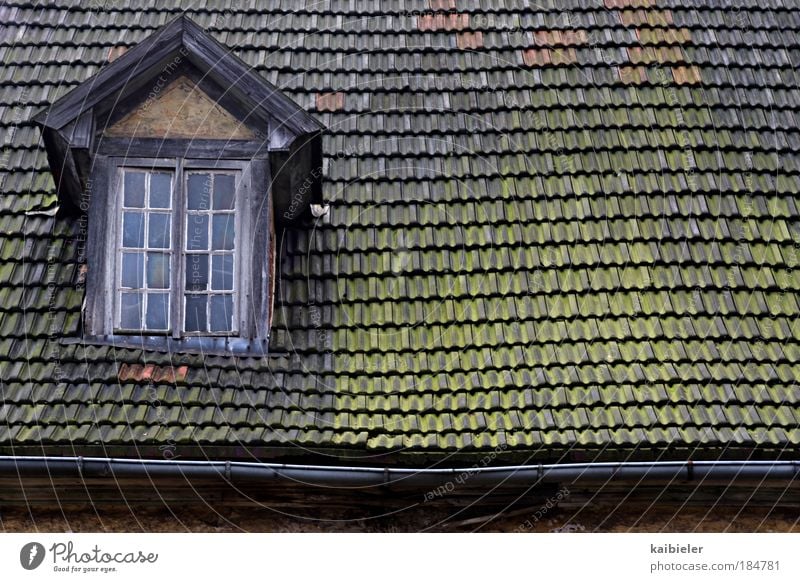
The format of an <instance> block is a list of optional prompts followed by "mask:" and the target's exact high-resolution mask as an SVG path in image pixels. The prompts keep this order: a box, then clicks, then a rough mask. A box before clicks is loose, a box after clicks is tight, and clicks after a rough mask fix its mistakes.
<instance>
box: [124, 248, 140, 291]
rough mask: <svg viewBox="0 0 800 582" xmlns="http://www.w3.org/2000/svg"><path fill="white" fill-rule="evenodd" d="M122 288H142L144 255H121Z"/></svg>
mask: <svg viewBox="0 0 800 582" xmlns="http://www.w3.org/2000/svg"><path fill="white" fill-rule="evenodd" d="M121 279H122V286H123V287H130V288H132V289H141V288H142V287H144V285H143V281H144V253H122V277H121Z"/></svg>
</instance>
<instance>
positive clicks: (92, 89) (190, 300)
mask: <svg viewBox="0 0 800 582" xmlns="http://www.w3.org/2000/svg"><path fill="white" fill-rule="evenodd" d="M36 121H37V122H38V123H39V124H40V125H41V127H42V131H43V134H44V138H45V145H46V148H47V152H48V158H49V160H50V164H51V169H52V171H53V174H54V176H55V179H56V183H57V186H58V191H59V199H60V203H61V212H62V213H69V212H72V213H74V214H77V213H79V212H84V213H86V214H88V225H89V229H88V230H89V231H88V237H87V242H86V246H87V249H88V255H87V260H86V263H87V268H88V273H87V277H86V280H87V287H86V300H85V303H84V314H83V337H84V339H85V340H86V341H96V342H102V343H108V342H113V343H114V344H116V345H123V346H124V345H130V346H137V347H141V346H144V347H150V348H154V349H164V350H181V349H186V350H201V351H207V352H233V353H263V352H264V351H265V350H266V349H267V342H268V336H269V326H270V320H271V312H272V288H273V285H274V265H273V261H274V257H275V249H274V244H275V243H274V238H275V224H276V223H281V222H289V221H292V220H294V219H296V218H297V217H298V216H300V215H302V214H303V213H304V212H306V211H307V210H308V208H309V206H310V205H311V204H318V203H319V202H320V185H319V176H320V171H319V166H320V165H321V164H320V160H321V155H320V133H321V129H322V127H321V125H320V124H319V123H318V122H317V121H316V120H314V119H313V118H312V117H310V116H309V115H308V114H307V113H306V112H304V111H303V110H302V109H300V108H299V106H298V105H297V104H295V103H294V102H292V101H291V100H290V99H288V98H287V97H286V96H284V95H282V94H281V93H280V91H279V90H278V89H277V88H275V87H274V86H272V85H270V84H269V83H267V82H266V81H265V80H264V79H263V78H261V77H260V76H258V75H257V74H256V73H254V72H253V71H252V70H251V69H250V68H249V67H248V66H247V65H245V64H244V63H243V62H241V61H240V60H239V59H238V58H236V57H235V56H233V55H232V54H231V52H230V50H228V49H227V48H225V47H223V46H221V45H220V44H219V43H217V42H216V41H215V40H213V39H212V38H211V37H209V36H208V35H207V34H206V33H205V32H204V31H203V30H202V29H200V28H199V27H198V26H197V25H196V24H194V23H193V22H192V21H191V20H189V19H188V18H186V17H183V16H182V17H179V18H178V19H176V20H175V21H173V22H171V23H170V24H168V25H166V26H165V27H164V28H162V29H161V30H159V31H157V32H155V33H154V34H153V35H152V36H151V37H149V38H148V39H145V40H144V41H142V43H140V44H139V45H138V46H136V47H134V48H132V49H131V50H129V51H127V52H126V53H125V54H124V55H122V56H121V57H119V58H118V59H116V60H115V61H114V62H113V63H111V64H109V65H108V66H107V67H105V68H104V69H103V70H101V72H100V73H98V74H97V75H96V76H95V77H94V78H92V79H90V80H88V81H86V82H85V83H84V84H83V85H81V86H79V87H77V88H76V89H74V90H73V91H71V92H70V93H68V94H67V95H65V96H64V97H62V98H61V99H59V100H58V101H57V102H56V103H54V104H53V105H52V106H51V107H50V108H48V109H47V110H45V111H43V112H41V113H40V114H39V115H37V117H36Z"/></svg>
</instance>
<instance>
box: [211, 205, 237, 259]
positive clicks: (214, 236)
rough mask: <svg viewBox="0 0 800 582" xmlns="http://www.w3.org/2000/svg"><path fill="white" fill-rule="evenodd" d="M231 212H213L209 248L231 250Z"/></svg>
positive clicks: (232, 223) (232, 218) (232, 221)
mask: <svg viewBox="0 0 800 582" xmlns="http://www.w3.org/2000/svg"><path fill="white" fill-rule="evenodd" d="M233 226H234V217H233V214H215V215H214V221H213V223H212V226H211V230H212V232H211V248H212V249H214V250H215V251H217V250H225V251H228V250H233Z"/></svg>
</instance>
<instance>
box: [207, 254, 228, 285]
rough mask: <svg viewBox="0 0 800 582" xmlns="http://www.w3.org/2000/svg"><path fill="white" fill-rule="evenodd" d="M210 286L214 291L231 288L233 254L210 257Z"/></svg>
mask: <svg viewBox="0 0 800 582" xmlns="http://www.w3.org/2000/svg"><path fill="white" fill-rule="evenodd" d="M211 288H212V289H213V290H215V291H230V290H232V289H233V255H214V256H213V257H211Z"/></svg>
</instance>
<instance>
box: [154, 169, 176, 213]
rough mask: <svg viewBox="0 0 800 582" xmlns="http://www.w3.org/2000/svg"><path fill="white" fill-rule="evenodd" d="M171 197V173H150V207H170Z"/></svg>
mask: <svg viewBox="0 0 800 582" xmlns="http://www.w3.org/2000/svg"><path fill="white" fill-rule="evenodd" d="M171 199H172V174H163V173H162V174H151V175H150V208H170V207H171V206H172V204H171V202H170V201H171Z"/></svg>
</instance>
